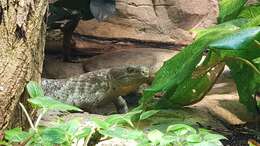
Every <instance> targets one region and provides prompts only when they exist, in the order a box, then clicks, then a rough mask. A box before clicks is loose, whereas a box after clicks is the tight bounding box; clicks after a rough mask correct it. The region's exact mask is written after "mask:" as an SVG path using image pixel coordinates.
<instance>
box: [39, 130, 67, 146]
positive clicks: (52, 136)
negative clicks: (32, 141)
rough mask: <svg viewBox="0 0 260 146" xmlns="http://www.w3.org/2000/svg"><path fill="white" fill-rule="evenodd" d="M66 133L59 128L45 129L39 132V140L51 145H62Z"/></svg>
mask: <svg viewBox="0 0 260 146" xmlns="http://www.w3.org/2000/svg"><path fill="white" fill-rule="evenodd" d="M65 133H66V131H65V130H63V129H60V128H45V129H43V131H42V132H41V138H42V139H43V141H46V142H48V143H51V144H62V143H64V142H66V135H65Z"/></svg>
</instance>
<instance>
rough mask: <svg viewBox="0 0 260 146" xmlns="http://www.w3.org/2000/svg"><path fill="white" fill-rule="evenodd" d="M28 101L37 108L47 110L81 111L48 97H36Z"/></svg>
mask: <svg viewBox="0 0 260 146" xmlns="http://www.w3.org/2000/svg"><path fill="white" fill-rule="evenodd" d="M28 101H29V102H30V103H32V104H34V105H36V106H38V107H41V108H45V109H48V110H60V111H82V110H81V109H79V108H77V107H75V106H71V105H68V104H65V103H62V102H59V101H57V100H55V99H53V98H51V97H48V96H38V97H35V98H30V99H28Z"/></svg>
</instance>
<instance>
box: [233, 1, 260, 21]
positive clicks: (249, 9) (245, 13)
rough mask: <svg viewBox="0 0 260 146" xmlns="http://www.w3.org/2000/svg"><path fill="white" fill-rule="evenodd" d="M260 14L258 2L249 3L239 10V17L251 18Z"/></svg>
mask: <svg viewBox="0 0 260 146" xmlns="http://www.w3.org/2000/svg"><path fill="white" fill-rule="evenodd" d="M259 15H260V4H256V5H250V6H246V7H244V8H243V10H242V11H241V12H240V14H239V16H238V17H240V18H246V19H252V18H256V17H258V16H259Z"/></svg>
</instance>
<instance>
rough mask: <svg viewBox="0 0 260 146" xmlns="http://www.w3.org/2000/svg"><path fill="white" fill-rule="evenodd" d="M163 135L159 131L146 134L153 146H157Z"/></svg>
mask: <svg viewBox="0 0 260 146" xmlns="http://www.w3.org/2000/svg"><path fill="white" fill-rule="evenodd" d="M163 135H164V134H163V133H162V132H161V131H159V130H157V129H155V130H152V131H150V132H148V134H147V137H148V139H149V140H150V141H151V142H152V143H153V144H154V145H158V144H159V143H160V141H161V140H162V137H163Z"/></svg>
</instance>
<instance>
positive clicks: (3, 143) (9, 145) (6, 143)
mask: <svg viewBox="0 0 260 146" xmlns="http://www.w3.org/2000/svg"><path fill="white" fill-rule="evenodd" d="M0 145H1V146H12V145H11V144H9V143H8V142H5V141H0Z"/></svg>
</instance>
